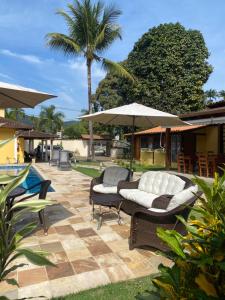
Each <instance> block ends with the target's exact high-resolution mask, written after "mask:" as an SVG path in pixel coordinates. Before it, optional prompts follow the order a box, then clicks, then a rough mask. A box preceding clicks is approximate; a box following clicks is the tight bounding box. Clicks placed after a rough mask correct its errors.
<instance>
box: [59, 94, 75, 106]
mask: <svg viewBox="0 0 225 300" xmlns="http://www.w3.org/2000/svg"><path fill="white" fill-rule="evenodd" d="M58 97H59V99H61V100H63V101H65V102H66V103H68V104H74V102H75V101H74V97H72V96H70V95H69V94H67V93H66V92H63V91H60V92H59V93H58Z"/></svg>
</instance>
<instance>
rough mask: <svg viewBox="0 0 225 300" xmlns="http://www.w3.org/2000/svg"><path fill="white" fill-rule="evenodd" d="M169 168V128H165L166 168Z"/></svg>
mask: <svg viewBox="0 0 225 300" xmlns="http://www.w3.org/2000/svg"><path fill="white" fill-rule="evenodd" d="M170 168H171V128H166V170H169V169H170Z"/></svg>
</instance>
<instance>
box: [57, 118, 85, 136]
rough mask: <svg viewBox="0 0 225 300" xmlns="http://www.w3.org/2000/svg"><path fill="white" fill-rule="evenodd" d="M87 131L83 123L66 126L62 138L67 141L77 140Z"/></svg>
mask: <svg viewBox="0 0 225 300" xmlns="http://www.w3.org/2000/svg"><path fill="white" fill-rule="evenodd" d="M87 132H88V129H87V126H86V122H85V121H79V122H77V123H74V124H72V125H69V126H66V127H65V128H64V131H63V136H64V137H67V138H69V139H79V138H80V137H81V135H82V134H84V133H87Z"/></svg>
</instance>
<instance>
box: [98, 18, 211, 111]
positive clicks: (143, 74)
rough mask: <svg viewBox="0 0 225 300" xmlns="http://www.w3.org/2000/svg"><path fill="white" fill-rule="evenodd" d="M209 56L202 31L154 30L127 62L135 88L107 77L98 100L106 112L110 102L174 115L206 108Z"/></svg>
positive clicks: (163, 26) (178, 27) (174, 27)
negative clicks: (205, 87)
mask: <svg viewBox="0 0 225 300" xmlns="http://www.w3.org/2000/svg"><path fill="white" fill-rule="evenodd" d="M208 57H209V52H208V49H207V47H206V44H205V41H204V38H203V36H202V34H201V32H200V31H198V30H192V29H186V28H185V27H184V26H182V25H181V24H180V23H175V24H173V23H168V24H161V25H159V26H157V27H153V28H151V29H149V31H148V32H146V33H145V34H144V35H143V36H142V37H140V39H139V40H138V41H137V42H136V43H135V45H134V47H133V49H132V51H131V52H130V53H129V55H128V57H127V59H126V60H125V61H124V62H123V64H124V66H125V67H126V69H127V70H128V71H130V72H131V73H132V74H133V75H134V76H135V77H136V78H137V80H136V82H135V83H134V85H133V86H131V85H130V83H129V82H128V81H127V80H124V79H123V78H120V77H118V76H116V75H113V74H107V75H106V78H105V79H103V80H102V81H101V82H100V84H99V86H98V88H97V90H96V96H97V100H98V102H99V103H100V106H101V107H103V108H104V109H105V108H108V105H109V103H110V105H111V107H115V106H117V105H118V104H119V105H121V104H120V103H123V104H128V103H130V102H134V101H138V102H139V103H141V104H144V105H147V106H151V107H153V108H156V109H159V110H162V111H166V112H170V113H183V112H187V111H195V110H199V109H202V108H203V107H204V101H203V100H204V99H203V98H204V92H203V86H204V84H205V83H206V82H207V80H208V78H209V75H210V74H211V72H212V67H211V66H210V65H209V63H208Z"/></svg>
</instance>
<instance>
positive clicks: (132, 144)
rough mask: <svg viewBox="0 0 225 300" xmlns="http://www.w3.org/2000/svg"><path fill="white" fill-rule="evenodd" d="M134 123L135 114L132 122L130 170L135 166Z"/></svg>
mask: <svg viewBox="0 0 225 300" xmlns="http://www.w3.org/2000/svg"><path fill="white" fill-rule="evenodd" d="M134 125H135V116H133V122H132V135H131V144H130V146H131V151H130V152H131V155H130V170H132V168H133V159H134Z"/></svg>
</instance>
